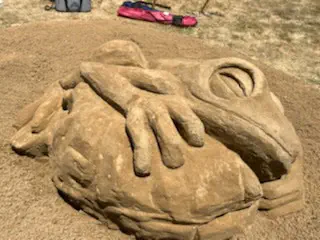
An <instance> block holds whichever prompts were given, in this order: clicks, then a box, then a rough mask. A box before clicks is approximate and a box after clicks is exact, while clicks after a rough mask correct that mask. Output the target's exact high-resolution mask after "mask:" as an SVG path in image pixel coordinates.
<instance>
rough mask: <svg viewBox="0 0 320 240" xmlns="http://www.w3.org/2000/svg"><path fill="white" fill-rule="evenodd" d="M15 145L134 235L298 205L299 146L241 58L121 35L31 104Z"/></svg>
mask: <svg viewBox="0 0 320 240" xmlns="http://www.w3.org/2000/svg"><path fill="white" fill-rule="evenodd" d="M15 126H16V128H17V129H18V131H17V133H16V134H15V135H14V137H13V139H12V142H11V143H12V147H13V149H14V150H15V151H17V152H18V153H21V154H28V155H33V156H39V155H41V154H42V155H49V156H50V159H51V161H52V163H53V165H54V167H55V169H56V171H55V173H54V176H53V182H54V184H55V186H56V187H57V189H58V191H59V193H60V194H61V195H62V196H63V197H64V198H65V199H66V200H67V201H68V202H69V203H71V204H72V205H73V206H74V207H76V208H77V209H82V210H84V211H85V212H87V213H88V214H90V215H92V216H94V217H96V218H97V219H99V220H100V221H102V222H104V223H107V225H108V226H109V227H110V228H114V229H120V230H122V231H123V232H125V233H128V234H134V235H135V236H136V237H137V239H183V240H187V239H190V240H195V239H198V240H204V239H228V238H230V237H232V235H234V234H236V233H239V232H241V231H242V230H243V229H244V227H246V226H247V225H248V224H251V223H252V222H253V221H254V217H255V214H256V213H257V211H258V210H259V209H260V210H265V211H266V212H267V213H268V214H269V215H270V216H278V215H283V214H287V213H290V212H293V211H297V210H299V209H301V208H302V206H303V191H302V189H303V186H302V149H301V144H300V141H299V138H298V137H297V135H296V133H295V130H294V128H293V126H292V124H291V123H290V122H289V120H288V119H287V118H286V117H285V115H284V110H283V107H282V105H281V103H280V101H279V99H278V98H277V97H276V96H275V95H274V94H273V93H272V92H270V90H269V88H268V84H267V80H266V77H265V76H264V74H263V73H262V72H261V71H260V70H259V69H258V68H257V67H256V66H255V65H253V64H251V63H249V62H247V61H245V60H242V59H239V58H219V59H210V60H188V59H156V60H154V61H149V62H148V61H147V60H146V58H145V56H144V55H143V53H142V51H141V49H140V48H139V47H138V45H136V44H135V43H133V42H131V41H123V40H114V41H110V42H107V43H106V44H104V45H102V46H101V47H100V48H99V49H97V50H96V51H95V52H94V53H93V55H92V58H91V61H90V62H83V63H81V65H80V68H79V70H78V71H76V72H74V73H72V74H71V75H70V76H68V77H66V78H65V79H62V80H60V81H58V82H55V83H54V84H53V85H52V86H51V87H49V88H48V90H47V91H46V92H45V94H44V95H43V96H42V97H41V98H40V99H38V100H37V101H36V102H34V103H32V104H30V105H28V106H27V107H26V108H24V109H23V110H22V111H21V112H20V114H19V116H18V120H17V122H16V124H15Z"/></svg>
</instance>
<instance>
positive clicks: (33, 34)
mask: <svg viewBox="0 0 320 240" xmlns="http://www.w3.org/2000/svg"><path fill="white" fill-rule="evenodd" d="M61 25H63V27H61ZM141 28H144V30H145V31H143V32H142V31H141ZM115 38H116V39H131V40H133V41H135V42H136V43H137V44H139V45H140V46H141V47H142V49H143V51H144V52H145V53H146V55H147V57H148V58H152V57H153V56H157V57H171V56H181V57H189V58H200V57H201V58H210V57H219V56H222V55H224V56H230V55H232V53H231V52H229V51H228V50H225V49H219V48H213V47H212V48H208V46H206V45H204V44H203V43H202V42H200V41H198V40H197V39H193V38H190V37H182V36H178V35H176V34H168V33H164V32H162V33H161V32H157V31H155V30H153V29H151V28H150V29H149V26H146V25H145V24H143V23H139V22H135V23H134V24H131V23H130V22H129V21H121V20H120V21H112V20H104V21H92V22H81V21H69V22H52V23H37V24H27V25H23V26H20V27H11V28H7V29H3V30H0V111H1V115H0V139H1V141H0V173H1V175H0V189H1V190H0V201H1V205H0V223H1V225H0V239H8V240H9V239H10V240H11V239H12V240H14V239H56V240H58V239H66V240H69V239H77V240H78V239H89V240H90V239H112V240H115V239H121V240H122V239H123V240H126V239H131V238H130V237H129V236H127V235H124V234H122V233H119V232H117V231H111V230H108V229H107V228H106V227H105V226H104V225H102V224H100V223H99V222H98V221H96V220H94V219H93V218H91V217H89V216H87V215H86V214H84V213H81V212H77V211H76V210H74V209H73V208H72V207H70V206H69V205H68V204H66V203H65V202H64V201H63V200H62V199H61V198H60V197H59V196H58V194H57V193H56V190H55V188H54V187H53V184H52V182H51V172H50V171H51V167H50V163H49V161H48V159H31V158H28V157H22V156H18V155H16V154H15V153H14V152H13V151H12V150H11V149H10V146H9V139H10V137H11V136H12V135H13V133H14V131H15V130H14V129H13V127H12V124H13V122H14V119H15V116H16V114H17V111H18V110H19V109H21V108H22V107H23V106H25V105H26V104H27V103H30V102H32V101H33V100H35V99H36V98H38V97H39V96H40V95H41V94H42V92H43V90H44V89H45V88H46V87H47V86H48V85H50V83H52V82H53V81H55V80H58V79H61V78H63V77H64V76H65V75H66V74H67V73H69V72H70V71H71V70H73V69H75V68H77V67H78V65H79V63H80V61H82V60H85V59H86V58H87V57H88V56H89V54H90V52H91V51H92V50H93V49H95V48H96V47H98V46H99V45H100V44H102V43H104V42H106V41H108V40H111V39H115ZM260 66H261V65H260ZM262 68H263V70H264V71H271V73H272V72H273V71H274V70H272V69H271V68H270V67H267V66H262ZM268 80H269V83H270V86H271V89H272V90H273V91H274V92H275V93H276V94H277V95H278V96H279V97H280V99H281V101H282V103H283V104H284V107H285V109H286V113H287V116H288V117H289V119H290V120H291V121H292V122H293V124H294V125H295V127H296V129H297V133H298V134H299V136H300V137H301V140H302V143H303V147H304V151H305V170H304V174H305V188H306V190H305V191H306V206H305V209H304V210H303V211H301V212H299V213H295V214H291V215H289V216H285V217H281V218H278V219H276V220H273V221H272V220H269V219H267V218H266V217H265V216H264V214H263V213H260V214H259V217H258V219H257V221H256V223H255V224H254V226H252V228H251V229H247V231H246V236H239V237H235V239H250V240H256V239H268V240H270V239H271V240H273V239H274V240H277V239H319V238H320V188H319V184H320V146H319V142H320V128H319V127H318V126H319V123H320V115H319V113H318V111H319V108H320V92H319V89H318V88H317V87H316V86H313V85H310V84H305V83H304V82H303V81H299V80H297V79H295V78H290V77H287V76H284V75H283V78H281V79H268Z"/></svg>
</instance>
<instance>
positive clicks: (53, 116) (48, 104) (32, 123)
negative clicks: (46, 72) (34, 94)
mask: <svg viewBox="0 0 320 240" xmlns="http://www.w3.org/2000/svg"><path fill="white" fill-rule="evenodd" d="M64 94H65V93H64V92H63V90H62V88H61V87H60V85H59V83H58V82H56V83H54V84H52V85H51V86H50V87H49V89H48V90H47V91H46V92H45V93H44V95H43V96H42V97H41V98H40V99H39V100H37V101H35V102H33V103H31V104H29V105H28V106H27V107H25V108H24V109H23V110H21V111H20V113H19V114H18V117H17V121H16V123H15V124H14V126H15V127H16V128H17V129H18V132H17V133H16V134H15V135H14V136H13V138H12V139H11V145H12V148H13V149H14V150H15V151H16V152H18V153H23V154H28V155H32V156H38V155H46V154H47V153H48V146H49V145H50V141H51V140H52V135H53V133H52V127H53V126H54V124H55V123H56V122H57V121H58V120H59V116H61V114H62V113H63V112H64V111H63V98H64Z"/></svg>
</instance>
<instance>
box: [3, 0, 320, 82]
mask: <svg viewBox="0 0 320 240" xmlns="http://www.w3.org/2000/svg"><path fill="white" fill-rule="evenodd" d="M3 1H4V7H3V8H2V9H0V28H1V27H8V26H15V25H21V24H24V23H28V22H34V21H51V20H53V19H82V20H89V19H117V16H116V9H117V8H118V6H119V4H121V2H123V0H92V5H93V11H92V12H91V13H89V14H83V13H82V14H74V13H73V14H68V13H67V14H65V13H57V12H55V11H51V12H46V11H43V7H44V6H45V5H46V4H48V0H28V1H26V0H3ZM181 1H182V0H157V2H159V3H161V2H163V3H171V6H175V5H179V2H181ZM184 2H185V4H189V5H195V3H196V2H200V3H203V2H205V1H204V0H198V1H197V0H192V1H190V2H189V1H184ZM209 6H210V8H208V9H209V10H211V13H214V14H213V15H211V16H207V17H206V16H203V15H198V14H197V13H194V14H196V15H197V16H198V18H199V25H198V27H197V28H191V29H177V28H175V27H169V26H155V25H154V24H152V25H153V27H155V28H160V29H164V30H166V31H174V32H179V33H182V34H187V35H191V36H196V37H199V38H201V39H205V40H207V41H208V42H210V43H212V44H214V45H219V46H229V47H232V48H233V49H236V50H237V51H240V52H243V53H245V54H246V55H248V56H250V57H252V58H254V59H259V60H261V61H263V62H265V63H268V64H270V65H272V66H273V67H275V68H277V69H280V70H282V71H285V72H287V73H289V74H292V75H294V76H297V77H298V78H299V79H301V80H302V81H304V82H308V83H316V84H318V85H320V32H319V29H320V1H319V0H290V1H288V0H286V1H284V0H263V1H257V0H241V1H239V0H211V1H210V2H209V5H208V7H209ZM209 12H210V11H209ZM175 13H177V14H180V13H181V12H175ZM217 13H218V15H217ZM221 15H222V16H221Z"/></svg>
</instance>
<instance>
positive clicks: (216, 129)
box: [157, 58, 302, 182]
mask: <svg viewBox="0 0 320 240" xmlns="http://www.w3.org/2000/svg"><path fill="white" fill-rule="evenodd" d="M157 68H158V69H163V70H167V71H170V72H171V73H173V74H175V75H176V76H178V77H179V78H180V79H181V80H182V81H183V82H184V83H185V85H186V86H187V87H188V89H189V91H190V92H191V95H190V98H191V102H192V104H193V109H194V111H195V112H196V114H197V115H198V116H199V117H200V118H201V120H202V121H203V123H204V125H205V128H206V132H207V133H208V134H209V135H211V136H213V137H215V138H217V139H219V140H220V141H221V142H222V143H224V144H225V145H226V146H227V147H229V148H230V149H232V150H233V151H235V152H237V153H238V154H239V155H240V156H241V157H242V159H243V160H244V161H245V162H246V163H247V164H248V165H249V166H250V167H251V168H252V169H253V171H254V172H255V173H256V174H257V176H258V177H259V179H260V181H262V182H264V181H269V180H273V179H278V178H280V177H281V176H282V175H284V174H286V173H287V172H288V171H289V169H290V166H291V164H292V163H293V162H294V161H295V160H296V158H297V156H298V155H299V154H300V153H301V151H302V150H301V144H300V141H299V138H298V136H297V134H296V132H295V130H294V127H293V126H292V124H291V123H290V121H289V120H288V119H287V118H286V116H285V115H284V109H283V106H282V104H281V102H280V101H279V99H278V98H277V97H276V96H275V95H274V94H273V93H272V92H271V91H270V90H269V87H268V84H267V81H266V78H265V75H264V74H263V73H262V71H261V70H260V69H258V68H257V67H256V66H255V65H253V64H251V63H249V62H247V61H245V60H242V59H238V58H220V59H213V60H205V61H202V62H199V61H192V60H191V61H188V60H172V59H171V60H160V61H159V62H158V63H157Z"/></svg>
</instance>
